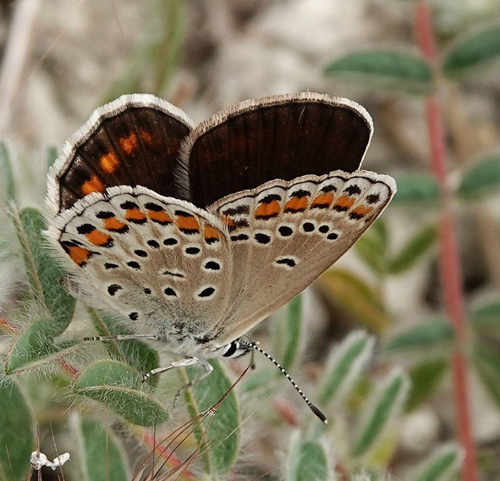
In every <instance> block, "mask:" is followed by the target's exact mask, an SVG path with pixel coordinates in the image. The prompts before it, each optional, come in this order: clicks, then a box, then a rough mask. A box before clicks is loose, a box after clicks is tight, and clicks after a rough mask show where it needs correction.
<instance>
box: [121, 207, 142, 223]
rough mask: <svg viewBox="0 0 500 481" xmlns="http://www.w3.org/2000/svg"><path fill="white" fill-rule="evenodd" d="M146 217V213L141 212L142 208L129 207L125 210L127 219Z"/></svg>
mask: <svg viewBox="0 0 500 481" xmlns="http://www.w3.org/2000/svg"><path fill="white" fill-rule="evenodd" d="M145 218H146V214H144V212H141V210H140V209H138V208H137V207H134V208H133V209H127V210H126V211H125V219H127V220H139V221H140V220H144V219H145Z"/></svg>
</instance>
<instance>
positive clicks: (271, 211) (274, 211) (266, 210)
mask: <svg viewBox="0 0 500 481" xmlns="http://www.w3.org/2000/svg"><path fill="white" fill-rule="evenodd" d="M280 209H281V206H280V204H279V202H278V201H277V200H273V201H271V202H269V203H268V204H260V205H259V207H257V209H256V210H255V218H256V219H262V218H264V219H266V218H267V219H269V218H271V217H276V216H277V215H279V213H280Z"/></svg>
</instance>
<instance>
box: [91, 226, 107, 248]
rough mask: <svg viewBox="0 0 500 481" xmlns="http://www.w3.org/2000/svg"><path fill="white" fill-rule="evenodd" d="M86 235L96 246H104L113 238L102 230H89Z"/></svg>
mask: <svg viewBox="0 0 500 481" xmlns="http://www.w3.org/2000/svg"><path fill="white" fill-rule="evenodd" d="M85 237H86V238H87V239H88V240H89V242H90V243H92V244H94V245H95V246H104V245H106V244H108V243H109V241H110V240H111V236H110V235H109V234H105V233H104V232H101V231H100V230H97V229H95V230H93V231H92V232H88V233H87V234H85Z"/></svg>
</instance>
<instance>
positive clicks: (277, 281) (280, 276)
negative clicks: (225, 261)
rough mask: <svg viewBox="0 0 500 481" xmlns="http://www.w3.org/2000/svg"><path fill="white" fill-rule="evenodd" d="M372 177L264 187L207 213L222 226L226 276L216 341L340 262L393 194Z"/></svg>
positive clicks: (340, 176) (386, 181) (336, 175)
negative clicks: (229, 274) (228, 252)
mask: <svg viewBox="0 0 500 481" xmlns="http://www.w3.org/2000/svg"><path fill="white" fill-rule="evenodd" d="M395 190H396V189H395V183H394V181H393V179H392V178H391V177H389V176H385V175H377V174H374V173H372V172H366V171H357V172H355V173H353V174H348V173H346V172H340V171H336V172H332V173H330V174H328V175H323V176H314V175H312V176H311V175H310V176H304V177H301V178H298V179H295V180H293V181H291V182H284V181H271V182H268V183H266V184H264V185H262V186H260V187H258V188H257V189H253V190H250V191H246V192H241V193H237V194H234V195H231V196H228V197H227V198H225V199H221V200H220V201H218V202H216V203H215V204H214V205H213V206H211V207H210V208H209V210H211V211H212V212H214V213H216V214H217V215H219V216H220V217H221V219H222V220H223V222H225V223H226V225H227V226H228V228H229V234H230V239H231V241H232V243H233V249H232V252H233V257H234V270H235V272H237V273H238V275H237V276H235V277H234V279H233V282H232V284H231V293H230V299H229V303H228V307H227V310H226V313H225V315H224V318H223V320H222V325H223V326H224V328H225V329H224V331H225V332H224V335H223V336H222V339H221V342H222V343H224V341H225V340H227V339H234V338H235V337H238V336H240V335H241V334H243V333H244V332H246V331H248V330H249V329H251V328H252V327H253V326H254V325H255V324H257V323H258V322H260V321H261V320H262V319H263V318H265V317H267V316H268V315H269V314H271V313H272V312H274V311H275V310H276V309H278V308H279V307H281V306H282V305H284V304H285V303H286V302H288V301H289V300H291V299H292V298H293V297H294V296H295V295H297V294H298V293H299V292H301V291H302V290H303V289H305V288H306V287H307V286H308V285H310V284H311V283H312V282H313V281H314V280H315V279H316V278H317V277H318V276H319V275H320V274H321V273H322V272H324V271H325V270H326V269H328V268H329V267H330V266H331V265H332V264H333V263H334V262H335V261H336V260H337V259H338V258H339V257H341V256H342V255H343V254H344V253H345V252H346V251H347V250H348V249H349V248H350V247H351V246H352V245H353V244H354V243H355V242H356V241H357V240H358V238H359V237H360V236H361V235H362V234H363V232H364V231H365V230H366V229H367V228H368V227H369V226H370V225H371V224H372V223H373V222H374V221H375V219H376V218H377V217H378V216H379V215H380V214H381V213H382V211H383V210H384V208H385V207H386V206H387V204H388V203H389V201H390V199H391V197H392V196H393V194H394V193H395Z"/></svg>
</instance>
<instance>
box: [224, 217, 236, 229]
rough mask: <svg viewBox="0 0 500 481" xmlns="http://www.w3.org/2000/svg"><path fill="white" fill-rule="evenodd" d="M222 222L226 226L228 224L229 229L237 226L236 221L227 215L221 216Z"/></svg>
mask: <svg viewBox="0 0 500 481" xmlns="http://www.w3.org/2000/svg"><path fill="white" fill-rule="evenodd" d="M221 220H222V222H223V223H224V224H226V225H227V226H228V227H229V228H231V227H236V224H235V222H234V219H233V218H231V217H228V216H227V215H223V216H221Z"/></svg>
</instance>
